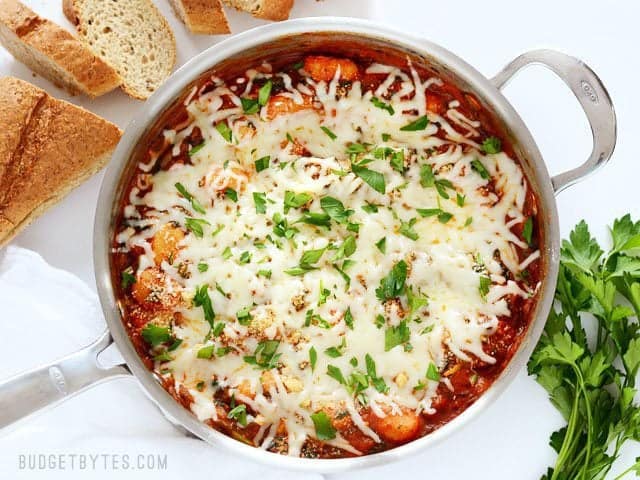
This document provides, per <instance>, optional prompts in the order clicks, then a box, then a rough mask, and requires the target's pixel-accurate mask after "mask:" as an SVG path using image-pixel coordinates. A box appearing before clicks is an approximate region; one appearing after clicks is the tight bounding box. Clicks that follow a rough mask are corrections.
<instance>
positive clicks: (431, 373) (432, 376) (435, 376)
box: [426, 362, 440, 382]
mask: <svg viewBox="0 0 640 480" xmlns="http://www.w3.org/2000/svg"><path fill="white" fill-rule="evenodd" d="M426 377H427V378H428V379H429V380H433V381H434V382H439V381H440V372H438V367H436V365H435V363H433V362H431V363H430V364H429V367H428V368H427V375H426Z"/></svg>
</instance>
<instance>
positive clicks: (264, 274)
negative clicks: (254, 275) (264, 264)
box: [258, 270, 272, 279]
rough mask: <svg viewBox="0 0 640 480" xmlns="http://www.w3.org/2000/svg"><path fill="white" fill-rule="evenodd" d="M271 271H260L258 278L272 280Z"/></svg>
mask: <svg viewBox="0 0 640 480" xmlns="http://www.w3.org/2000/svg"><path fill="white" fill-rule="evenodd" d="M271 273H272V272H271V270H258V276H259V277H264V278H267V279H269V278H271Z"/></svg>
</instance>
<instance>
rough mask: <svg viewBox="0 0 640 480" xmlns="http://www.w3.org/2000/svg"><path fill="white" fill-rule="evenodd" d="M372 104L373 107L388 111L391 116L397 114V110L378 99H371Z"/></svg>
mask: <svg viewBox="0 0 640 480" xmlns="http://www.w3.org/2000/svg"><path fill="white" fill-rule="evenodd" d="M371 103H373V105H374V106H375V107H377V108H380V109H382V110H386V111H387V112H389V115H393V114H394V113H395V110H394V109H393V107H392V106H391V105H390V104H388V103H385V102H383V101H382V100H380V99H379V98H377V97H371Z"/></svg>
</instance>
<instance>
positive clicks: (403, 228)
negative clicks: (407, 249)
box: [398, 218, 419, 240]
mask: <svg viewBox="0 0 640 480" xmlns="http://www.w3.org/2000/svg"><path fill="white" fill-rule="evenodd" d="M417 220H418V219H417V218H412V219H411V220H409V221H408V222H403V221H400V229H399V230H398V232H400V233H401V234H402V235H404V236H405V237H407V238H410V239H411V240H417V239H418V238H419V237H418V232H416V231H415V229H414V228H413V226H414V225H415V224H416V221H417Z"/></svg>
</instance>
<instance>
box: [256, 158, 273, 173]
mask: <svg viewBox="0 0 640 480" xmlns="http://www.w3.org/2000/svg"><path fill="white" fill-rule="evenodd" d="M270 162H271V157H270V156H269V155H267V156H266V157H260V158H259V159H257V160H256V161H255V162H254V164H255V166H256V172H258V173H260V172H261V171H263V170H266V169H267V168H269V163H270Z"/></svg>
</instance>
